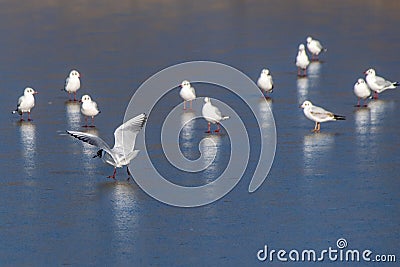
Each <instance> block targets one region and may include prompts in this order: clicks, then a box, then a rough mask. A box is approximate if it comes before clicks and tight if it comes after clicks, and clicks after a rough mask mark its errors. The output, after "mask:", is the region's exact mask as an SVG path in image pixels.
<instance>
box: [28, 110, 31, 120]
mask: <svg viewBox="0 0 400 267" xmlns="http://www.w3.org/2000/svg"><path fill="white" fill-rule="evenodd" d="M28 121H31V112H30V111H28Z"/></svg>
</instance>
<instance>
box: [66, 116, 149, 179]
mask: <svg viewBox="0 0 400 267" xmlns="http://www.w3.org/2000/svg"><path fill="white" fill-rule="evenodd" d="M146 120H147V116H146V114H145V113H142V114H140V115H138V116H136V117H134V118H132V119H130V120H128V121H127V122H125V123H123V124H122V125H120V126H119V127H118V128H117V129H116V130H115V132H114V139H115V144H114V147H113V148H110V147H109V146H108V144H107V143H106V142H105V141H104V140H103V139H101V138H100V137H98V136H96V135H94V134H89V133H83V132H76V131H67V133H68V134H70V135H71V136H73V137H75V138H77V139H79V140H81V141H83V142H86V143H89V144H91V145H93V146H96V147H98V148H100V150H99V151H97V154H96V155H95V156H93V158H96V157H99V158H101V159H102V160H103V161H104V162H105V163H108V164H110V165H112V166H114V173H113V175H110V176H108V178H112V179H114V180H115V174H116V172H117V168H121V167H123V166H126V171H127V173H128V175H129V177H128V181H129V179H130V177H131V173H130V172H129V169H128V165H129V163H130V162H131V160H133V159H134V158H135V157H136V156H137V155H138V153H139V150H135V149H134V148H135V141H136V136H137V134H138V133H139V131H140V130H141V129H142V128H143V125H144V123H145V122H146Z"/></svg>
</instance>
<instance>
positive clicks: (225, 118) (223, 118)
mask: <svg viewBox="0 0 400 267" xmlns="http://www.w3.org/2000/svg"><path fill="white" fill-rule="evenodd" d="M227 119H229V116H223V117H222V119H221V121H224V120H227Z"/></svg>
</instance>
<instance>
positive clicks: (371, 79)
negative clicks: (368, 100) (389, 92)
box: [364, 69, 400, 99]
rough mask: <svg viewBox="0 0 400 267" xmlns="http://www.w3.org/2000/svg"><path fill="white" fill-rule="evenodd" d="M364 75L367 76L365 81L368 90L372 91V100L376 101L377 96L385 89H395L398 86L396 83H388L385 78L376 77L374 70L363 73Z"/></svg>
mask: <svg viewBox="0 0 400 267" xmlns="http://www.w3.org/2000/svg"><path fill="white" fill-rule="evenodd" d="M364 74H365V75H367V76H366V77H365V80H366V81H367V84H368V86H369V88H371V90H372V91H374V99H378V94H380V93H382V92H383V91H385V90H386V89H395V88H396V86H399V85H400V83H398V82H390V81H388V80H386V79H385V78H382V77H379V76H377V75H376V73H375V70H374V69H369V70H367V71H365V72H364Z"/></svg>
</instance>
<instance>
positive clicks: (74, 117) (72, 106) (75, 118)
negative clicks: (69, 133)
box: [65, 101, 81, 130]
mask: <svg viewBox="0 0 400 267" xmlns="http://www.w3.org/2000/svg"><path fill="white" fill-rule="evenodd" d="M65 107H66V110H67V113H66V114H67V122H68V129H69V130H76V129H78V128H80V127H81V105H80V104H79V102H74V101H66V102H65Z"/></svg>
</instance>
